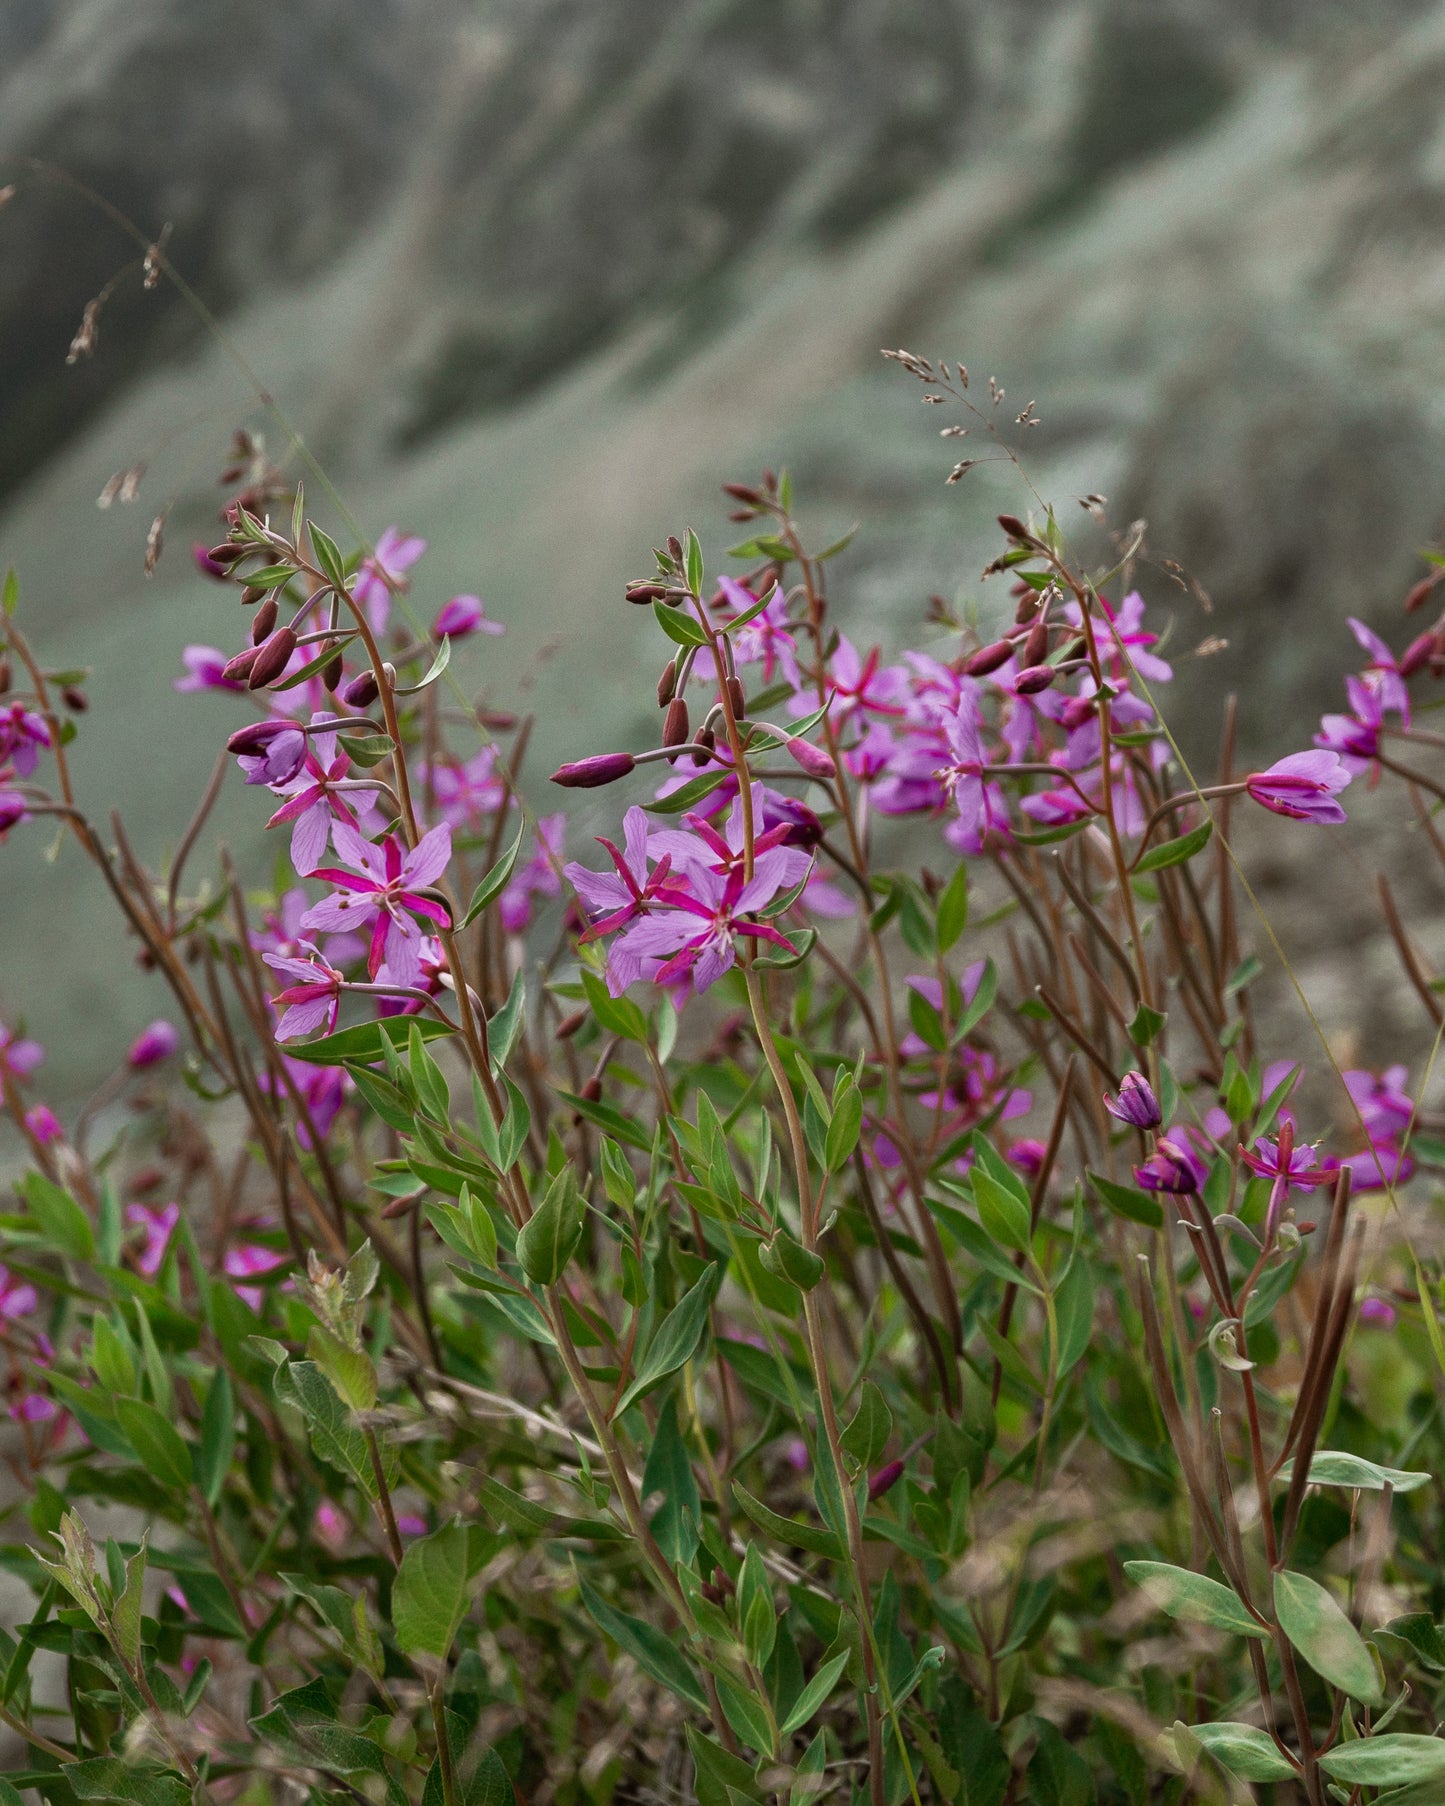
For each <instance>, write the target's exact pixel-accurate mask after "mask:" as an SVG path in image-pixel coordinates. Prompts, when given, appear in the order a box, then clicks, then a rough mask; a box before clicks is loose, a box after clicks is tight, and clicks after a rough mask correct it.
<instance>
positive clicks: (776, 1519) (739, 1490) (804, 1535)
mask: <svg viewBox="0 0 1445 1806" xmlns="http://www.w3.org/2000/svg"><path fill="white" fill-rule="evenodd" d="M733 1497H734V1498H735V1499H736V1500H737V1502H738V1504H739V1505H740V1506H741V1507H742V1509H743V1513H744V1515H745V1516H747V1517H749V1518H751V1519H752V1521H753V1522H754V1523H755V1524H756V1525H757V1526H758V1528H759V1530H766V1531H767V1533H768V1535H769V1536H771V1537H773V1538H775V1539H776V1540H777V1541H778V1542H779V1543H781V1544H782V1545H783V1546H784V1548H794V1549H806V1550H807V1551H808V1552H809V1554H810V1555H823V1556H826V1557H827V1558H828V1559H829V1560H830V1561H841V1560H842V1559H843V1545H842V1543H841V1542H840V1541H839V1539H838V1537H837V1536H836V1535H835V1534H834V1533H833V1531H831V1530H825V1529H824V1528H823V1526H822V1525H821V1524H800V1523H798V1522H797V1521H796V1519H794V1518H785V1517H783V1516H782V1515H781V1514H780V1513H778V1512H776V1511H774V1510H772V1508H771V1507H770V1506H767V1505H764V1503H763V1502H762V1500H761V1499H755V1498H754V1497H753V1495H752V1494H751V1493H750V1492H749V1491H748V1490H747V1488H746V1487H745V1486H743V1485H742V1484H741V1483H740V1482H738V1481H736V1480H734V1481H733Z"/></svg>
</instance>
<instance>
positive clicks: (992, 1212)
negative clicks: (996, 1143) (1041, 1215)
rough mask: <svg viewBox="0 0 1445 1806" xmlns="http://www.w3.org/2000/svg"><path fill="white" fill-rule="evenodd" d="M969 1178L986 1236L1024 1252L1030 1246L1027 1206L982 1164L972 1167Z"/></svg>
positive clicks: (1007, 1246) (1006, 1246) (1004, 1245)
mask: <svg viewBox="0 0 1445 1806" xmlns="http://www.w3.org/2000/svg"><path fill="white" fill-rule="evenodd" d="M972 1177H973V1197H974V1202H975V1203H976V1204H977V1206H978V1219H979V1221H980V1223H982V1224H983V1227H984V1230H985V1232H986V1233H987V1235H988V1236H989V1237H990V1239H991V1240H993V1241H994V1242H996V1243H998V1244H1000V1245H1001V1246H1002V1247H1005V1248H1013V1249H1015V1250H1016V1251H1017V1252H1019V1253H1023V1252H1024V1251H1025V1250H1026V1249H1027V1248H1028V1245H1029V1208H1028V1205H1027V1204H1021V1203H1020V1202H1019V1200H1018V1198H1017V1197H1016V1196H1015V1195H1014V1193H1013V1192H1012V1191H1010V1190H1009V1189H1008V1188H1007V1187H1006V1186H1003V1185H1000V1184H999V1182H998V1180H997V1179H995V1178H994V1176H993V1174H992V1173H988V1172H985V1171H984V1170H983V1169H982V1168H981V1167H976V1168H975V1169H974V1172H973V1175H972Z"/></svg>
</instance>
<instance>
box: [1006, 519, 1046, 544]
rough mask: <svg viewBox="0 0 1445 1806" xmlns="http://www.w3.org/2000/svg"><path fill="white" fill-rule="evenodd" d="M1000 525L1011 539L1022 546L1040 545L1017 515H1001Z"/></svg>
mask: <svg viewBox="0 0 1445 1806" xmlns="http://www.w3.org/2000/svg"><path fill="white" fill-rule="evenodd" d="M998 524H999V525H1000V526H1001V527H1002V528H1003V530H1004V532H1005V533H1007V534H1008V536H1009V538H1010V539H1012V540H1016V541H1017V542H1018V543H1019V544H1020V545H1025V546H1031V545H1036V544H1037V543H1038V542H1037V540H1035V538H1034V536H1033V534H1032V533H1030V532H1029V530H1028V528H1027V527H1026V526H1025V525H1024V524H1023V522H1022V521H1021V520H1020V519H1019V517H1018V516H1017V515H1016V514H1001V515H999V517H998Z"/></svg>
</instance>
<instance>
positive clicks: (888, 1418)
mask: <svg viewBox="0 0 1445 1806" xmlns="http://www.w3.org/2000/svg"><path fill="white" fill-rule="evenodd" d="M892 1434H893V1413H892V1412H891V1411H890V1410H889V1409H888V1402H887V1400H886V1399H885V1398H884V1396H883V1394H882V1393H881V1392H880V1391H879V1390H878V1388H877V1387H876V1386H875V1385H874V1384H873V1382H872V1380H864V1382H863V1390H862V1392H861V1394H860V1395H859V1399H858V1410H857V1412H856V1414H855V1415H854V1417H853V1420H852V1422H851V1423H850V1424H849V1425H848V1427H847V1429H846V1430H844V1432H843V1436H842V1442H843V1447H844V1448H845V1449H846V1450H847V1451H848V1453H849V1454H850V1455H851V1456H852V1457H853V1459H854V1460H855V1461H856V1462H857V1463H858V1464H859V1466H860V1467H864V1468H868V1467H872V1465H873V1463H874V1462H875V1461H876V1460H877V1459H878V1457H879V1456H880V1455H881V1454H882V1453H883V1451H884V1449H886V1448H887V1446H888V1438H889V1437H890V1436H891V1435H892Z"/></svg>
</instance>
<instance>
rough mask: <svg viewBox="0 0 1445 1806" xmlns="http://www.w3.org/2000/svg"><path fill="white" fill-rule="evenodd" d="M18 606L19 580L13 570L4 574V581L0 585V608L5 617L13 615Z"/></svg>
mask: <svg viewBox="0 0 1445 1806" xmlns="http://www.w3.org/2000/svg"><path fill="white" fill-rule="evenodd" d="M19 605H20V580H19V578H18V577H17V576H16V575H15V572H14V571H13V570H8V571H6V573H5V581H4V583H3V584H0V608H3V609H4V610H5V612H6V614H7V615H13V614H14V613H15V610H16V609H17V608H18V607H19Z"/></svg>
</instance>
